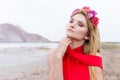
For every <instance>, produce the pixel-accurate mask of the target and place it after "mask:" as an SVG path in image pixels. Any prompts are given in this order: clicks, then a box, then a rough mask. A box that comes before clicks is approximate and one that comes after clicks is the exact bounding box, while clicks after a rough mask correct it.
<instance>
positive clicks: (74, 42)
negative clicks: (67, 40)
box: [70, 40, 85, 49]
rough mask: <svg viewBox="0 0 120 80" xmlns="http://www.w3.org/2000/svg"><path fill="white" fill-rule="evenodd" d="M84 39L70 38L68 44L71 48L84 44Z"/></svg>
mask: <svg viewBox="0 0 120 80" xmlns="http://www.w3.org/2000/svg"><path fill="white" fill-rule="evenodd" d="M84 42H85V41H84V40H83V41H77V40H72V43H71V44H70V47H71V48H72V49H74V48H76V47H78V46H82V45H83V44H84Z"/></svg>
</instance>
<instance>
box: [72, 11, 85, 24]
mask: <svg viewBox="0 0 120 80" xmlns="http://www.w3.org/2000/svg"><path fill="white" fill-rule="evenodd" d="M72 19H74V20H75V21H81V22H83V23H84V24H87V20H86V18H85V16H84V15H83V14H80V13H79V14H76V15H74V16H73V17H72Z"/></svg>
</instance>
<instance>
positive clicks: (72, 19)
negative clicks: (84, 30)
mask: <svg viewBox="0 0 120 80" xmlns="http://www.w3.org/2000/svg"><path fill="white" fill-rule="evenodd" d="M71 20H75V19H74V18H71ZM77 22H79V23H82V24H83V25H85V23H84V22H82V21H80V20H78V21H77Z"/></svg>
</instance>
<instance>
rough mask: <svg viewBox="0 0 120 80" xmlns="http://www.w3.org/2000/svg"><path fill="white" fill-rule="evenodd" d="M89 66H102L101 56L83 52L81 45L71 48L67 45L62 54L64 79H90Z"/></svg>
mask: <svg viewBox="0 0 120 80" xmlns="http://www.w3.org/2000/svg"><path fill="white" fill-rule="evenodd" d="M89 66H98V67H100V68H102V58H101V57H99V56H93V55H88V54H84V53H83V46H79V47H77V48H74V49H71V47H70V46H68V48H67V50H66V53H65V55H64V56H63V76H64V80H90V74H89Z"/></svg>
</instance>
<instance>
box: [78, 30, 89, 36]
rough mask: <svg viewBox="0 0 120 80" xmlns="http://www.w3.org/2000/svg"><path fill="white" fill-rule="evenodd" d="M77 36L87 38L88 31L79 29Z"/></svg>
mask: <svg viewBox="0 0 120 80" xmlns="http://www.w3.org/2000/svg"><path fill="white" fill-rule="evenodd" d="M76 35H77V36H80V37H85V36H86V35H87V29H77V30H76Z"/></svg>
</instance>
